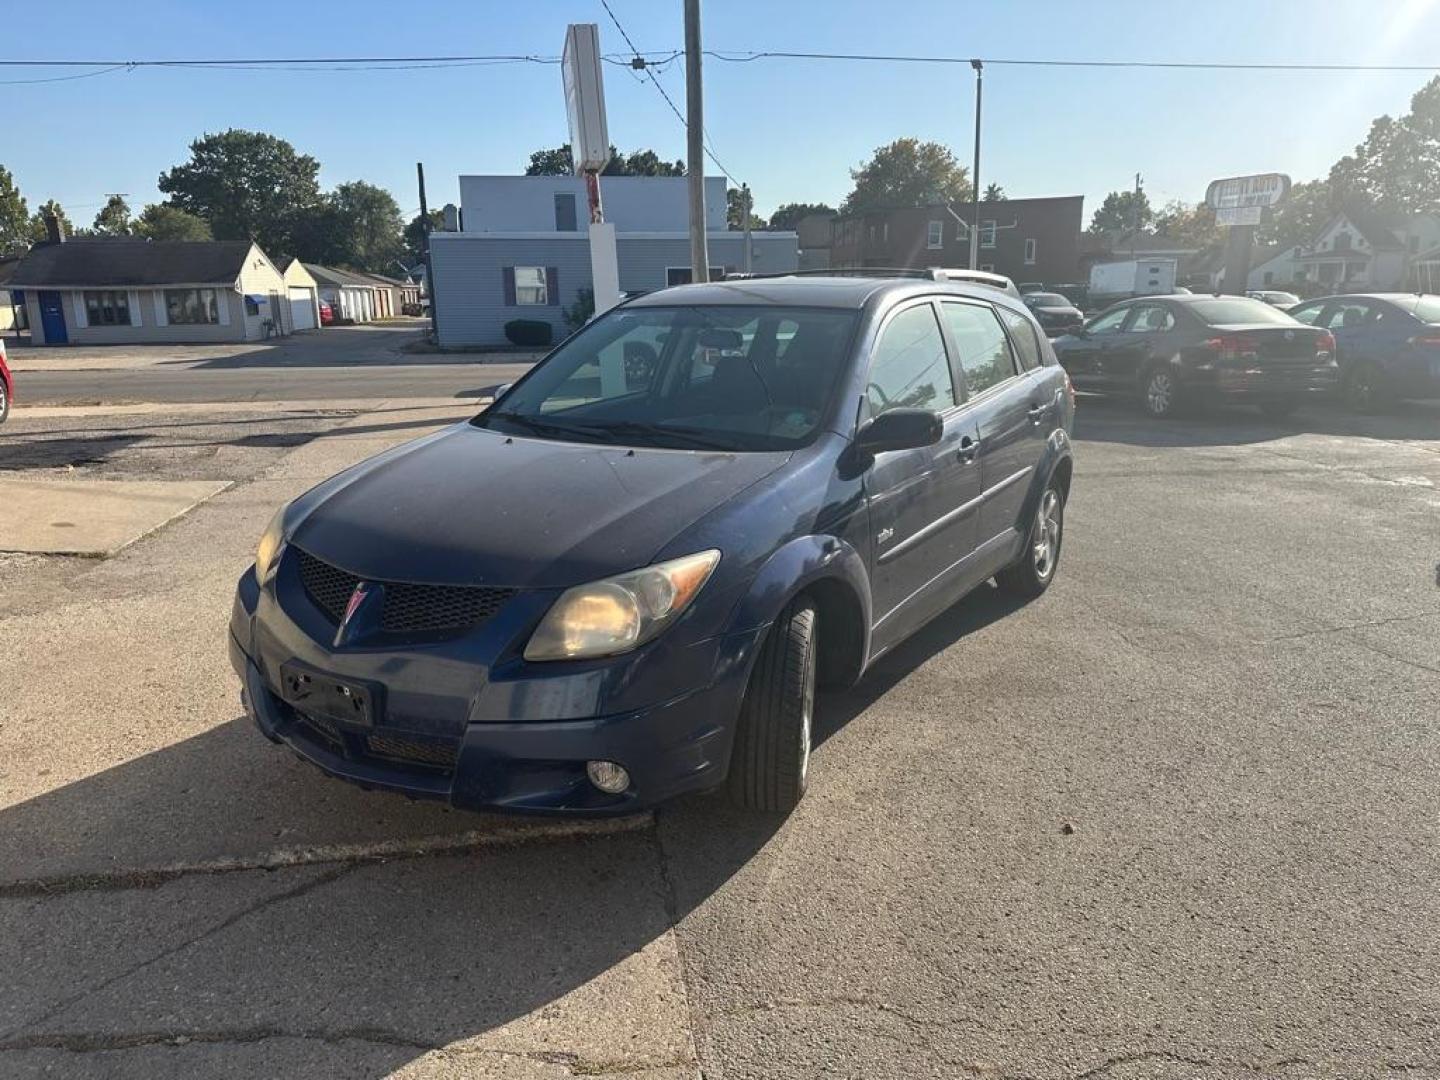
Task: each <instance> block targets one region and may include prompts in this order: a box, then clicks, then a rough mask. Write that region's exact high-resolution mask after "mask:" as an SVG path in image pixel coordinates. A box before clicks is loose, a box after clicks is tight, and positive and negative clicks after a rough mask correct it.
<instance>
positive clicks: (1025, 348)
mask: <svg viewBox="0 0 1440 1080" xmlns="http://www.w3.org/2000/svg"><path fill="white" fill-rule="evenodd" d="M1000 320H1001V322H1003V323H1004V324H1005V328H1006V329H1007V330H1009V331H1010V340H1011V341H1013V342H1014V343H1015V351H1016V353H1018V354H1019V357H1020V366H1021V367H1022V368H1024V369H1025V370H1026V371H1031V370H1033V369H1035V368H1037V367H1039V366H1040V364H1041V363H1042V362H1043V361H1041V359H1040V342H1039V340H1038V339H1037V338H1036V337H1035V325H1034V324H1033V323H1032V322H1031V321H1030V320H1029V319H1027V318H1025V316H1024V315H1021V314H1019V313H1018V312H1015V311H1007V310H1005V309H1004V308H1001V309H1000Z"/></svg>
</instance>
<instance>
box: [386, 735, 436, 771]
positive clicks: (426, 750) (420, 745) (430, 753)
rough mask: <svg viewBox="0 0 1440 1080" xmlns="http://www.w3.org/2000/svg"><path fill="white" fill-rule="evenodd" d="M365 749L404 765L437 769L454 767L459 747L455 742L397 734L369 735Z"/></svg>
mask: <svg viewBox="0 0 1440 1080" xmlns="http://www.w3.org/2000/svg"><path fill="white" fill-rule="evenodd" d="M365 750H366V753H368V754H369V755H370V756H371V757H377V758H384V759H385V760H387V761H394V762H399V763H400V764H403V765H426V766H430V767H432V768H436V769H447V770H448V769H453V768H454V767H455V758H456V757H457V756H458V753H459V748H458V747H457V746H456V745H455V744H454V743H442V742H425V741H421V740H419V739H407V738H402V737H400V736H397V735H367V736H366V737H365Z"/></svg>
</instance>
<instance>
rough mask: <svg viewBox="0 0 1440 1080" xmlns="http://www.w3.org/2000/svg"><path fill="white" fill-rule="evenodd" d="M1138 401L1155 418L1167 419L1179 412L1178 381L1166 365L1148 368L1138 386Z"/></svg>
mask: <svg viewBox="0 0 1440 1080" xmlns="http://www.w3.org/2000/svg"><path fill="white" fill-rule="evenodd" d="M1140 402H1141V404H1142V405H1143V406H1144V407H1145V412H1146V413H1147V414H1149V415H1150V416H1153V417H1154V418H1155V419H1156V420H1167V419H1169V418H1170V417H1172V416H1174V415H1175V414H1176V413H1177V412H1179V410H1180V381H1179V380H1178V379H1176V378H1175V373H1174V372H1173V371H1171V370H1170V369H1169V368H1166V367H1152V368H1149V369H1148V370H1147V371H1146V372H1145V376H1144V380H1143V382H1142V383H1141V386H1140Z"/></svg>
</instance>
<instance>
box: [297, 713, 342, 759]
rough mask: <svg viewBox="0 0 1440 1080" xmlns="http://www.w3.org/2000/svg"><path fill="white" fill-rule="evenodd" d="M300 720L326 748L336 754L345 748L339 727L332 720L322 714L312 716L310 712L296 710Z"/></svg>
mask: <svg viewBox="0 0 1440 1080" xmlns="http://www.w3.org/2000/svg"><path fill="white" fill-rule="evenodd" d="M296 715H297V716H298V717H299V718H300V720H301V722H302V723H303V724H304V725H305V726H306V727H307V728H309V729H310V734H311V735H312V736H314V738H315V740H316V741H317V742H320V743H323V744H324V745H325V747H326V749H328V750H331V751H333V752H335V753H337V754H339V753H343V752H344V750H345V740H344V738H342V737H341V735H340V729H339V728H338V727H336V726H335V722H334V721H333V720H327V719H326V718H325V717H323V716H312V715H311V714H310V713H303V712H298V711H297V712H296Z"/></svg>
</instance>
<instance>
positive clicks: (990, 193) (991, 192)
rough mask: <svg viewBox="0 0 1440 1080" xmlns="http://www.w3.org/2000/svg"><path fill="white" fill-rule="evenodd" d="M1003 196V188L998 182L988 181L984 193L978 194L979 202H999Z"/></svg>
mask: <svg viewBox="0 0 1440 1080" xmlns="http://www.w3.org/2000/svg"><path fill="white" fill-rule="evenodd" d="M1004 198H1005V189H1004V188H1003V187H1001V186H1000V185H999V184H996V183H990V184H986V185H985V194H984V195H981V196H980V201H981V202H1000V201H1001V200H1002V199H1004Z"/></svg>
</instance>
